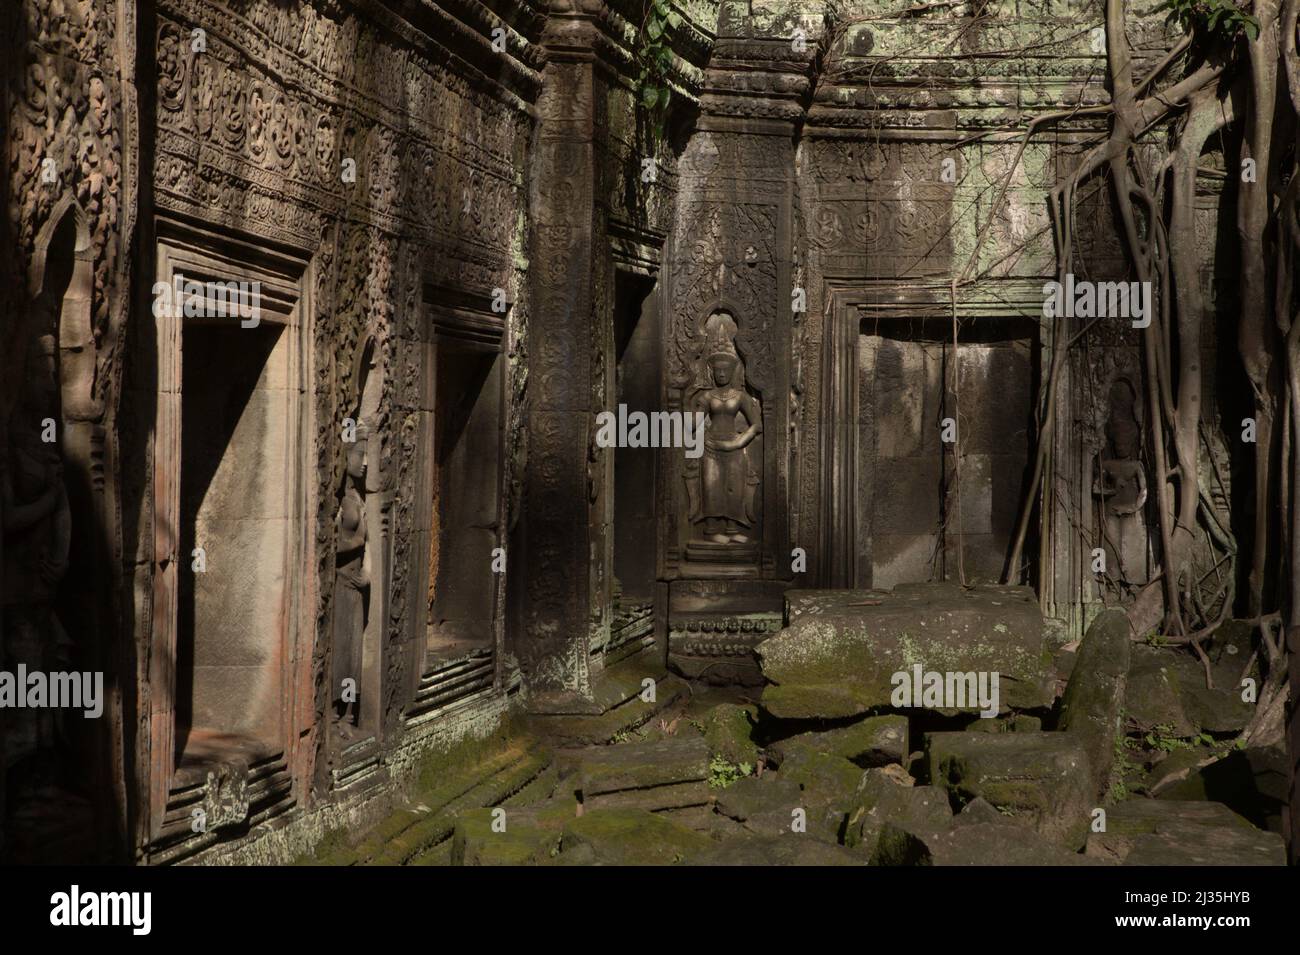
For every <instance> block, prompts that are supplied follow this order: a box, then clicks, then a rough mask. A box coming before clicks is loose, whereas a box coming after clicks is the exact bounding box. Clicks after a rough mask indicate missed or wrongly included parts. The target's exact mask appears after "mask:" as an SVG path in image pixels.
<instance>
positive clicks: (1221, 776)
mask: <svg viewBox="0 0 1300 955" xmlns="http://www.w3.org/2000/svg"><path fill="white" fill-rule="evenodd" d="M1213 757H1214V753H1213V752H1212V751H1209V750H1207V749H1205V748H1204V747H1195V748H1193V749H1188V750H1178V751H1176V752H1173V753H1171V754H1169V756H1168V757H1166V758H1165V759H1164V760H1163V761H1162V762H1161V763H1159V764H1158V765H1157V766H1156V767H1155V768H1154V769H1153V770H1152V771H1151V774H1150V777H1149V780H1150V782H1149V785H1148V789H1149V791H1150V794H1151V795H1153V796H1156V797H1158V798H1160V799H1172V800H1191V799H1198V800H1201V799H1213V800H1216V801H1218V802H1222V803H1224V804H1225V805H1227V806H1228V807H1229V808H1230V809H1232V810H1233V811H1234V812H1237V813H1239V814H1241V815H1242V816H1244V817H1246V818H1247V819H1248V820H1250V822H1251V823H1253V824H1254V825H1256V826H1258V827H1260V828H1267V829H1278V830H1280V829H1281V815H1282V807H1283V806H1284V805H1285V803H1286V796H1287V765H1288V757H1287V754H1286V751H1285V750H1284V749H1283V748H1282V747H1281V746H1262V747H1249V748H1247V749H1244V750H1233V751H1231V752H1229V753H1228V754H1227V755H1226V756H1223V757H1222V758H1220V759H1214V758H1213Z"/></svg>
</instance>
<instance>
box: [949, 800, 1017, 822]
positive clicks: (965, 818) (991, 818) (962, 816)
mask: <svg viewBox="0 0 1300 955" xmlns="http://www.w3.org/2000/svg"><path fill="white" fill-rule="evenodd" d="M978 823H989V824H992V825H1006V824H1007V820H1006V818H1005V817H1004V816H1003V815H1002V813H1000V812H998V810H997V809H996V808H995V807H994V806H993V804H992V803H990V802H989V801H988V800H986V799H983V798H981V797H979V796H976V797H975V798H974V799H972V800H971V801H970V802H968V803H966V805H964V806H962V807H961V812H959V813H957V815H955V816H954V817H953V820H952V824H953V825H954V826H972V825H976V824H978Z"/></svg>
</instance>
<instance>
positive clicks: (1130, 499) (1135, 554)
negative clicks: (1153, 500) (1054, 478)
mask: <svg viewBox="0 0 1300 955" xmlns="http://www.w3.org/2000/svg"><path fill="white" fill-rule="evenodd" d="M1109 407H1110V415H1109V417H1108V418H1107V420H1106V448H1105V449H1104V451H1103V454H1102V456H1101V461H1100V469H1099V474H1098V478H1097V481H1096V483H1095V485H1094V487H1093V493H1094V494H1095V495H1096V496H1097V497H1099V498H1100V499H1101V501H1102V505H1103V506H1102V520H1103V522H1104V523H1103V528H1104V535H1103V536H1104V539H1105V542H1106V544H1107V545H1108V549H1112V550H1114V551H1117V553H1116V554H1115V556H1116V557H1117V558H1118V563H1119V571H1120V576H1121V577H1122V578H1123V579H1125V580H1128V581H1129V582H1131V583H1142V582H1144V580H1143V579H1138V578H1137V576H1136V575H1137V574H1140V573H1141V572H1142V570H1143V564H1144V560H1143V558H1144V556H1145V550H1146V535H1145V533H1142V532H1141V531H1142V530H1143V527H1142V520H1141V515H1142V510H1143V508H1144V507H1145V506H1146V501H1147V477H1146V470H1145V469H1144V468H1143V466H1142V462H1141V460H1140V459H1139V453H1140V449H1141V441H1142V426H1141V423H1140V422H1139V421H1138V412H1137V392H1136V390H1135V389H1134V388H1133V385H1132V384H1131V383H1130V382H1129V381H1128V380H1127V379H1123V378H1120V379H1117V380H1116V381H1115V382H1114V383H1113V384H1112V385H1111V387H1110V394H1109ZM1135 522H1136V523H1137V524H1138V525H1139V526H1138V527H1136V528H1135V527H1133V525H1134V523H1135Z"/></svg>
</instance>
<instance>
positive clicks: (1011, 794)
mask: <svg viewBox="0 0 1300 955" xmlns="http://www.w3.org/2000/svg"><path fill="white" fill-rule="evenodd" d="M925 746H926V748H925V753H926V760H925V768H926V775H927V778H928V779H929V780H930V781H931V782H932V783H933V784H934V785H937V786H942V787H944V788H945V789H946V790H948V792H950V793H952V794H953V795H954V796H956V797H957V799H958V800H959V801H960V802H963V803H964V802H966V801H968V800H971V799H974V798H976V797H977V796H978V797H980V798H982V799H984V800H986V801H987V802H988V803H990V804H991V805H993V806H994V807H995V808H996V809H998V810H999V811H1000V812H1001V813H1003V814H1004V815H1005V816H1007V818H1008V821H1013V822H1020V823H1023V824H1025V825H1028V826H1030V827H1031V828H1033V829H1036V830H1037V831H1038V832H1040V833H1042V834H1043V835H1045V836H1047V837H1048V838H1049V839H1052V840H1054V841H1055V842H1058V843H1059V844H1061V845H1063V846H1065V847H1067V848H1069V849H1078V848H1081V847H1082V846H1083V843H1084V839H1085V838H1086V835H1087V831H1088V826H1089V824H1090V822H1091V818H1092V817H1091V812H1092V810H1093V809H1094V808H1095V806H1096V802H1097V800H1096V797H1095V794H1094V791H1093V777H1092V768H1091V766H1090V764H1089V762H1088V755H1087V752H1086V750H1085V748H1084V743H1083V740H1082V739H1081V738H1080V736H1079V735H1077V734H1073V733H997V734H992V733H929V734H927V735H926V739H925Z"/></svg>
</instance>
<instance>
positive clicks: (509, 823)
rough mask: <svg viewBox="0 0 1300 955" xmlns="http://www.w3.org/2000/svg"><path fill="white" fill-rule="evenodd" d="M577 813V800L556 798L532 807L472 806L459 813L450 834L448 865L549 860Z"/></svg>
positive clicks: (509, 863) (541, 861) (543, 861)
mask: <svg viewBox="0 0 1300 955" xmlns="http://www.w3.org/2000/svg"><path fill="white" fill-rule="evenodd" d="M501 813H504V815H500V814H501ZM576 814H577V803H576V802H575V801H574V800H573V799H567V800H566V799H557V800H553V801H551V802H550V803H548V804H545V805H542V806H537V807H531V808H519V809H515V808H505V809H474V810H470V811H468V812H464V813H461V814H460V816H459V817H458V818H457V820H456V831H455V833H454V834H453V836H452V845H451V864H452V865H541V864H546V863H549V862H550V861H552V859H553V858H554V856H555V855H556V853H557V852H558V851H559V845H560V832H561V831H562V830H563V828H564V825H565V823H567V822H568V821H569V820H571V819H574V818H576ZM494 826H495V828H494Z"/></svg>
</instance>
